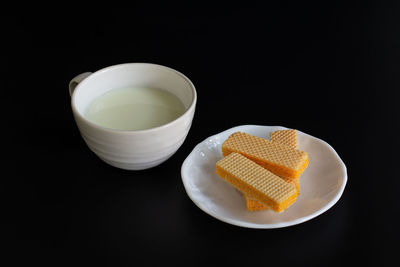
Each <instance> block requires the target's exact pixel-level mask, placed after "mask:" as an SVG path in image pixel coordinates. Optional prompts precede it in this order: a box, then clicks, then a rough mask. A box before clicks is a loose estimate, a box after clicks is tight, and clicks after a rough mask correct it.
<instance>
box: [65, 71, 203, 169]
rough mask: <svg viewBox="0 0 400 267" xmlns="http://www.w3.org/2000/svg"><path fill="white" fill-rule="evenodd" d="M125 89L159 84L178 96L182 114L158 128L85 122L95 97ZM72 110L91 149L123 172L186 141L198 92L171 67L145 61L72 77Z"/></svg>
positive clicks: (155, 160)
mask: <svg viewBox="0 0 400 267" xmlns="http://www.w3.org/2000/svg"><path fill="white" fill-rule="evenodd" d="M123 87H141V88H146V87H147V88H158V89H163V90H166V91H168V92H170V93H173V94H174V95H175V96H177V97H178V98H179V99H180V100H181V101H182V103H183V105H184V106H185V112H184V113H183V114H182V115H181V116H180V117H178V118H177V119H175V120H173V121H171V122H169V123H167V124H164V125H161V126H159V127H155V128H151V129H146V130H140V131H126V130H117V129H109V128H105V127H102V126H99V125H97V124H95V123H93V122H91V121H89V120H88V119H87V118H85V116H84V112H85V109H86V107H87V106H88V105H89V104H90V103H91V102H92V101H93V100H94V99H95V98H96V97H98V96H100V95H102V94H104V93H105V92H108V91H110V90H113V89H117V88H123ZM69 91H70V94H71V107H72V112H73V115H74V118H75V121H76V124H77V125H78V128H79V131H80V133H81V135H82V137H83V139H84V140H85V142H86V144H87V145H88V146H89V148H90V149H91V150H92V151H93V152H94V153H95V154H96V155H97V156H98V157H99V158H101V159H102V160H103V161H105V162H106V163H108V164H110V165H112V166H115V167H118V168H122V169H127V170H143V169H148V168H151V167H154V166H157V165H159V164H160V163H162V162H164V161H166V160H167V159H168V158H169V157H171V156H172V155H173V154H174V153H175V152H176V151H177V150H178V148H179V147H180V146H181V145H182V143H183V141H184V140H185V138H186V136H187V134H188V132H189V129H190V126H191V124H192V120H193V116H194V111H195V107H196V101H197V94H196V89H195V87H194V85H193V83H192V82H191V81H190V80H189V79H188V78H187V77H186V76H185V75H183V74H182V73H180V72H178V71H176V70H173V69H171V68H168V67H165V66H161V65H156V64H149V63H127V64H120V65H115V66H111V67H107V68H104V69H101V70H99V71H96V72H94V73H91V72H86V73H82V74H80V75H78V76H76V77H75V78H74V79H72V80H71V82H70V83H69Z"/></svg>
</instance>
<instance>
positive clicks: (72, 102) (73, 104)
mask: <svg viewBox="0 0 400 267" xmlns="http://www.w3.org/2000/svg"><path fill="white" fill-rule="evenodd" d="M127 65H151V66H155V67H158V68H163V69H167V70H169V71H172V72H174V73H175V74H177V75H179V76H181V77H182V78H183V79H184V80H185V81H186V82H187V83H188V84H189V86H190V88H191V90H192V93H193V98H192V102H191V103H190V105H189V107H188V108H187V109H186V110H185V112H183V113H182V114H181V115H180V116H179V117H177V118H176V119H174V120H172V121H170V122H168V123H165V124H162V125H160V126H157V127H153V128H149V129H144V130H120V129H113V128H108V127H104V126H101V125H98V124H96V123H94V122H91V121H90V120H88V119H87V118H85V116H83V115H82V114H81V113H80V112H79V111H78V110H77V108H76V107H75V101H76V100H75V96H76V92H77V91H78V90H79V89H80V88H81V87H82V86H81V85H82V84H85V80H86V79H85V80H83V81H82V82H80V83H79V84H78V85H77V86H76V88H75V90H74V91H73V93H72V95H71V107H72V111H73V113H74V115H75V116H78V117H79V118H80V119H81V120H83V121H85V123H87V124H89V125H90V126H92V127H94V128H97V129H100V130H103V131H108V132H113V133H123V134H124V133H125V134H129V133H144V134H145V133H149V132H152V131H157V130H161V129H162V128H166V127H168V126H170V125H171V124H174V123H176V122H177V121H178V120H181V119H182V118H183V117H184V116H187V114H189V113H190V112H191V111H192V110H193V109H194V107H195V105H196V102H197V92H196V88H195V86H194V84H193V83H192V81H191V80H190V79H189V78H188V77H186V76H185V75H184V74H183V73H181V72H179V71H177V70H175V69H172V68H170V67H167V66H164V65H160V64H155V63H145V62H137V63H121V64H116V65H112V66H108V67H105V68H102V69H99V70H97V71H95V72H93V73H92V74H91V75H90V76H89V77H88V78H87V79H90V77H92V76H93V75H100V74H101V73H103V72H106V71H109V70H111V69H115V68H121V67H124V66H127Z"/></svg>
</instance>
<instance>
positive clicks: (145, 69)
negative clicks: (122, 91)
mask: <svg viewBox="0 0 400 267" xmlns="http://www.w3.org/2000/svg"><path fill="white" fill-rule="evenodd" d="M124 87H144V88H156V89H162V90H166V91H168V92H170V93H172V94H174V95H175V96H177V97H178V98H179V99H180V100H181V101H182V104H183V105H184V107H185V111H186V110H187V109H189V107H190V106H191V105H192V103H193V102H194V100H195V89H194V86H193V84H192V83H191V82H190V80H189V79H188V78H186V77H185V76H184V75H183V74H181V73H180V72H178V71H175V70H173V69H171V68H168V67H164V66H161V65H156V64H149V63H128V64H121V65H115V66H111V67H108V68H104V69H102V70H99V71H97V72H95V73H93V74H92V75H90V76H89V77H88V78H86V79H85V80H83V81H82V82H81V83H80V84H79V85H78V86H77V87H76V89H75V91H74V93H73V95H72V104H73V105H74V106H75V109H76V111H77V112H78V113H79V114H80V115H81V116H82V117H84V112H85V109H86V107H87V106H88V105H89V104H90V103H91V102H92V101H93V100H94V99H95V98H97V97H99V96H101V95H103V94H104V93H106V92H108V91H110V90H113V89H117V88H124Z"/></svg>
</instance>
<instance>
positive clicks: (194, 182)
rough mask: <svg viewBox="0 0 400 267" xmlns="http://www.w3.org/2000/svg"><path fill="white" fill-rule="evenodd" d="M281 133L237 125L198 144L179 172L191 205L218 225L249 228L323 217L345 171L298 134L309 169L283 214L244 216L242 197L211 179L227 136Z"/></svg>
mask: <svg viewBox="0 0 400 267" xmlns="http://www.w3.org/2000/svg"><path fill="white" fill-rule="evenodd" d="M284 129H287V128H285V127H280V126H258V125H242V126H238V127H234V128H231V129H229V130H226V131H224V132H222V133H219V134H216V135H214V136H211V137H209V138H207V139H206V140H204V141H203V142H201V143H200V144H198V145H197V146H196V147H195V148H194V149H193V151H192V152H191V153H190V154H189V156H188V157H187V158H186V159H185V161H184V162H183V165H182V170H181V174H182V181H183V184H184V186H185V190H186V192H187V194H188V196H189V197H190V199H192V201H193V202H194V203H195V204H196V205H197V206H198V207H199V208H200V209H202V210H203V211H204V212H206V213H208V214H210V215H211V216H213V217H215V218H217V219H219V220H221V221H224V222H227V223H230V224H233V225H237V226H242V227H249V228H264V229H267V228H280V227H286V226H290V225H295V224H298V223H302V222H305V221H308V220H310V219H312V218H314V217H316V216H318V215H320V214H321V213H323V212H325V211H327V210H328V209H329V208H330V207H332V206H333V205H334V204H335V203H336V202H337V201H338V200H339V198H340V196H341V195H342V193H343V190H344V188H345V186H346V182H347V172H346V166H345V165H344V163H343V161H342V160H341V159H340V158H339V156H338V154H337V153H336V151H335V150H334V149H333V148H332V147H331V146H330V145H329V144H327V143H326V142H324V141H322V140H320V139H318V138H316V137H313V136H311V135H308V134H305V133H302V132H300V131H297V133H298V142H299V149H300V150H303V151H306V152H307V153H308V156H309V164H308V167H307V169H306V170H305V171H304V172H303V174H302V175H301V176H300V195H299V197H298V198H297V201H296V202H295V203H294V204H293V205H291V206H290V207H289V208H288V209H287V210H285V211H284V212H282V213H276V212H273V211H271V210H265V211H255V212H250V211H247V209H246V206H245V204H244V201H243V197H242V195H241V193H240V192H238V191H237V190H236V189H235V188H234V187H233V186H231V185H230V184H228V183H227V182H225V181H224V180H222V179H221V178H219V176H218V175H217V174H215V163H216V162H217V161H218V160H219V159H221V158H222V152H221V145H222V143H223V142H224V141H225V140H226V138H228V136H229V135H231V134H232V133H234V132H237V131H242V132H246V133H249V134H251V135H255V136H259V137H263V138H267V139H269V133H270V132H272V131H276V130H284Z"/></svg>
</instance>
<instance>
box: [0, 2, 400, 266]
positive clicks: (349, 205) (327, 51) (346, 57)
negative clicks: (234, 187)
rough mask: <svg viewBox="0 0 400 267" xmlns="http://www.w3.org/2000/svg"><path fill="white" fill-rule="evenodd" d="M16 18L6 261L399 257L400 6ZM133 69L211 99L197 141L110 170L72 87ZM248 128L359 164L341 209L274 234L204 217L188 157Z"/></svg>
mask: <svg viewBox="0 0 400 267" xmlns="http://www.w3.org/2000/svg"><path fill="white" fill-rule="evenodd" d="M299 2H301V1H299ZM36 8H37V7H36ZM43 8H45V7H43ZM47 8H48V7H47ZM3 11H4V12H3V13H4V14H3V15H2V17H1V19H2V21H1V27H2V28H1V30H2V38H1V40H2V43H3V47H4V45H5V48H3V51H2V52H3V57H2V58H3V60H4V61H3V62H2V64H1V65H2V69H3V71H2V105H1V107H2V123H1V124H2V132H3V138H2V141H3V148H4V149H3V155H4V156H5V158H4V159H3V160H2V166H3V167H2V175H1V177H2V178H1V183H2V184H1V190H2V191H1V197H2V199H1V213H2V215H1V217H2V219H1V221H2V226H1V232H2V237H1V238H0V239H1V240H2V243H3V245H6V249H3V251H2V254H3V256H4V259H5V260H6V259H11V261H12V263H13V265H20V264H21V263H40V264H41V265H51V266H60V265H64V264H65V265H71V264H74V265H75V264H78V263H82V264H91V265H92V264H106V265H110V266H121V265H130V266H132V265H135V264H138V265H145V264H155V263H161V264H168V263H173V264H177V265H181V264H187V265H199V266H200V265H206V264H212V263H226V264H230V265H232V264H234V265H236V264H237V265H243V264H258V265H270V264H279V265H301V266H309V265H310V264H313V265H324V266H331V265H332V266H333V265H339V264H346V263H353V264H360V263H361V262H364V263H367V265H369V264H371V265H376V264H381V265H386V264H389V263H391V262H392V261H393V259H395V258H396V252H397V249H396V246H397V247H398V245H397V244H398V238H399V231H398V225H397V224H398V221H399V217H400V216H399V212H400V209H399V203H398V202H399V201H398V193H399V186H400V184H399V180H398V179H399V177H398V176H399V174H398V171H397V168H398V156H399V153H398V149H399V138H398V133H399V131H398V128H399V127H398V123H399V114H400V113H399V104H398V101H399V85H400V6H399V4H390V5H383V4H378V2H360V3H359V4H356V3H351V2H346V3H345V4H338V3H330V4H325V5H324V6H322V5H321V4H315V3H314V4H305V3H297V4H289V3H286V2H285V3H284V4H273V5H272V4H264V5H263V6H251V5H248V6H242V5H229V6H223V5H220V6H216V5H189V4H187V5H186V6H176V7H175V6H168V5H165V4H164V5H162V6H160V5H159V4H158V3H150V4H149V5H146V6H145V5H141V4H136V3H135V4H133V5H132V6H130V7H123V6H116V5H115V6H114V5H112V4H109V5H108V6H101V9H97V5H96V8H94V7H92V8H90V9H83V8H82V7H79V6H75V7H71V6H62V5H60V6H53V7H50V9H40V8H38V10H36V9H35V10H34V9H32V10H31V9H29V8H26V9H24V10H23V11H21V9H19V10H3ZM126 62H151V63H157V64H162V65H166V66H169V67H171V68H174V69H177V70H179V71H181V72H182V73H184V74H185V75H186V76H188V77H189V78H190V79H191V80H192V82H193V83H194V84H195V86H196V89H197V93H198V104H197V109H196V114H195V117H194V121H193V125H192V128H191V130H190V132H189V135H188V137H187V139H186V141H185V143H184V144H183V145H182V147H181V148H180V149H179V151H178V152H177V153H176V154H175V155H174V156H173V157H172V158H171V159H169V160H168V161H167V162H165V163H164V164H162V165H160V166H158V167H155V168H153V169H149V170H145V171H136V172H135V171H124V170H120V169H117V168H113V167H111V166H108V165H106V164H105V163H103V162H102V161H101V160H99V159H98V158H97V157H96V156H95V155H94V154H93V153H92V152H91V151H90V150H89V149H88V148H87V146H86V145H85V143H84V142H83V140H82V139H81V137H80V135H79V132H78V129H77V127H76V125H75V122H74V119H73V117H72V112H71V108H70V102H69V101H70V98H69V93H68V89H67V86H68V82H69V80H70V79H72V78H73V77H74V76H75V75H77V74H79V73H82V72H86V71H96V70H98V69H101V68H103V67H106V66H110V65H114V64H119V63H126ZM3 75H4V76H3ZM242 124H259V125H281V126H286V127H288V128H295V129H299V130H301V131H303V132H306V133H309V134H311V135H313V136H316V137H319V138H321V139H323V140H325V141H327V142H328V143H329V144H331V145H332V146H333V147H334V148H335V149H336V151H337V152H338V153H339V155H340V156H341V158H342V159H343V161H344V162H345V164H346V165H347V169H348V177H349V180H348V183H347V186H346V189H345V192H344V194H343V196H342V198H341V199H340V200H339V202H338V203H337V204H336V205H335V206H333V207H332V208H331V209H330V210H328V211H327V212H326V213H324V214H322V215H321V216H319V217H317V218H314V219H312V220H311V221H308V222H306V223H303V224H299V225H296V226H292V227H288V228H282V229H274V230H254V229H245V228H240V227H236V226H232V225H229V224H226V223H223V222H220V221H218V220H216V219H214V218H212V217H210V216H208V215H207V214H205V213H204V212H202V211H201V210H200V209H199V208H197V207H196V205H195V204H194V203H192V202H191V200H190V199H189V198H188V197H187V195H186V193H185V190H184V187H183V185H182V182H181V177H180V167H181V164H182V162H183V160H184V159H185V158H186V156H187V155H188V154H189V153H190V151H191V150H192V149H193V147H194V146H195V145H196V144H197V143H199V142H201V141H203V140H204V139H205V138H207V137H208V136H210V135H213V134H216V133H218V132H221V131H223V130H226V129H227V128H230V127H233V126H237V125H242ZM4 133H5V134H4Z"/></svg>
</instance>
